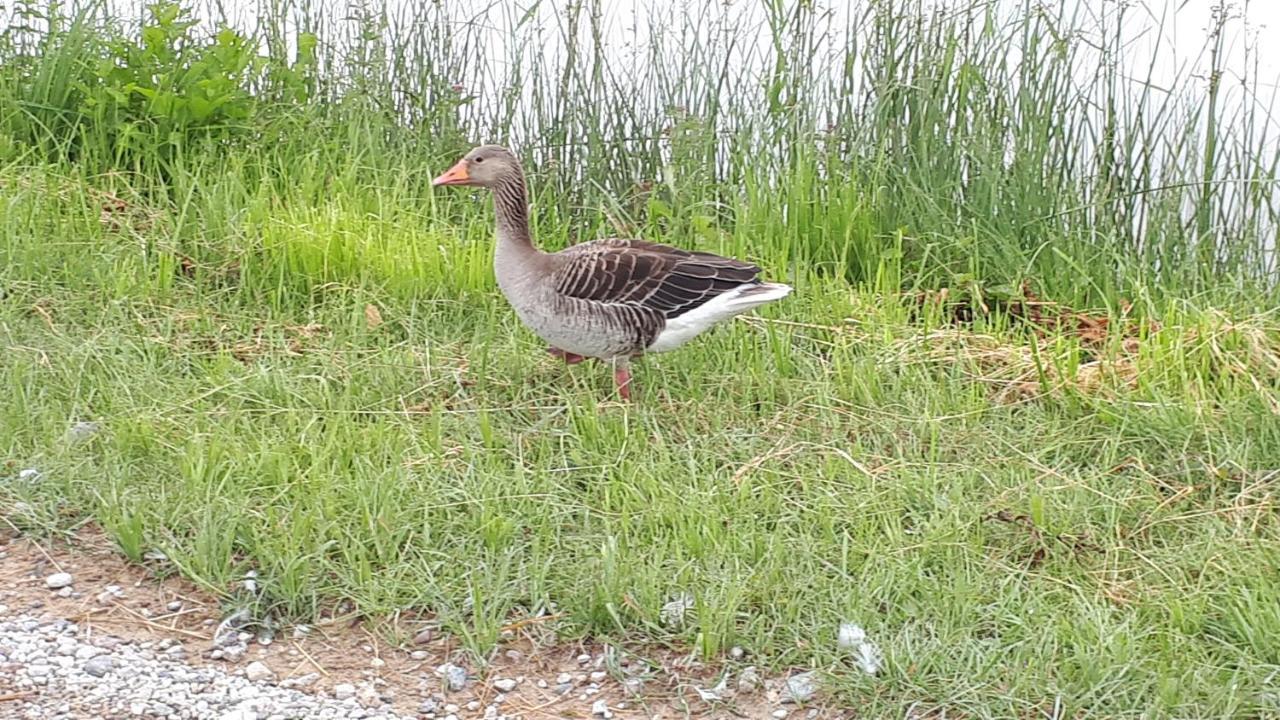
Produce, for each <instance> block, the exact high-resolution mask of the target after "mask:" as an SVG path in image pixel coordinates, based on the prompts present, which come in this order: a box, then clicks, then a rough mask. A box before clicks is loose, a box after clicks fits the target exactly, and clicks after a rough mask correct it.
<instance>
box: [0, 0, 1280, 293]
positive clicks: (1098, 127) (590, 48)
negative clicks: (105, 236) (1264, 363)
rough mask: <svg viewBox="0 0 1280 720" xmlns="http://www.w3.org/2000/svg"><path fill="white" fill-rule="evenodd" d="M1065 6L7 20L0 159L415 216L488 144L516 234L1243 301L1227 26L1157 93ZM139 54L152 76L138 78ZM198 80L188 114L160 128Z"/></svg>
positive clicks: (1266, 172) (1256, 265)
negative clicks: (405, 182) (528, 220)
mask: <svg viewBox="0 0 1280 720" xmlns="http://www.w3.org/2000/svg"><path fill="white" fill-rule="evenodd" d="M1084 5H1085V4H1080V3H1072V2H1066V1H1065V0H1063V1H1062V2H1060V3H1059V4H1057V5H1046V4H1044V3H1033V2H1023V3H1018V2H1012V3H1010V2H1002V3H989V2H975V3H972V4H969V5H966V6H963V7H959V8H956V7H950V6H947V7H942V6H939V7H935V6H934V5H933V4H932V3H929V2H926V1H925V0H876V1H874V2H867V3H862V4H859V5H858V6H857V7H855V8H853V9H852V10H841V8H842V7H843V6H842V4H841V3H819V2H784V1H783V0H768V1H767V2H762V3H759V4H757V5H749V6H746V7H742V6H740V4H732V5H724V4H720V3H705V4H694V5H693V6H684V7H679V6H676V5H674V4H671V5H667V6H661V5H658V4H655V5H652V6H650V7H648V8H647V9H645V10H643V11H641V13H640V14H638V16H637V17H634V18H619V17H616V13H615V14H609V13H608V12H606V7H605V4H604V3H603V2H601V0H576V1H571V2H563V3H551V2H541V3H534V4H532V6H530V7H529V8H527V9H525V8H523V7H520V8H518V7H517V6H515V5H511V4H502V3H494V4H475V5H471V6H468V5H467V4H466V3H457V4H455V3H405V4H398V5H391V4H379V3H373V2H358V3H352V4H350V6H349V7H348V11H346V12H342V13H338V12H326V11H324V10H323V9H322V8H323V6H322V5H321V4H317V3H313V2H311V0H297V1H295V2H284V1H280V0H273V1H272V2H264V3H262V4H260V5H259V6H256V7H255V10H254V12H253V13H251V14H250V16H249V17H248V18H247V19H246V18H235V17H228V16H227V15H226V14H225V13H226V12H227V11H226V6H225V4H223V3H213V4H211V5H210V6H209V7H205V8H194V7H184V8H182V10H183V12H182V13H181V14H180V16H178V17H176V18H175V14H177V13H178V11H179V8H178V6H176V5H175V6H163V7H164V8H165V9H163V10H160V11H154V12H151V14H148V13H147V12H144V11H142V9H141V8H132V9H131V11H130V12H129V13H128V15H130V16H133V15H138V16H141V17H142V20H141V22H140V23H134V24H132V25H128V26H126V24H125V23H123V22H121V21H120V20H119V18H118V17H113V16H112V12H111V9H110V8H109V7H108V6H107V5H104V4H102V3H96V2H90V3H71V4H68V5H60V4H55V5H53V6H52V7H51V8H50V9H48V10H47V11H46V10H37V9H36V6H35V5H34V4H20V5H19V6H18V11H17V13H16V16H15V17H17V18H18V19H19V20H21V22H17V23H14V24H13V25H11V28H10V30H9V31H8V32H7V33H6V35H5V42H4V45H3V52H4V56H3V67H4V72H3V81H2V83H0V97H2V98H3V99H4V103H3V107H4V108H5V110H4V111H3V117H0V127H3V128H4V132H5V148H6V149H7V153H6V155H7V157H8V158H9V159H10V160H11V161H12V160H15V159H16V160H19V161H28V160H31V159H35V158H40V159H57V160H61V161H70V162H74V163H75V164H76V165H77V166H78V167H81V168H83V169H84V170H85V171H86V172H90V173H97V172H103V171H108V170H139V171H142V174H143V175H146V176H148V177H157V176H160V177H163V178H165V179H166V181H168V180H169V179H170V178H171V175H172V174H173V172H178V171H174V170H172V168H171V166H173V165H174V164H175V163H176V164H178V165H181V166H183V167H184V168H187V170H186V172H193V171H192V170H190V169H191V168H201V169H203V168H208V167H210V166H219V167H222V166H226V165H227V164H228V163H231V164H235V166H236V167H237V168H239V169H240V170H242V171H245V172H249V171H251V172H252V177H251V178H250V179H249V183H248V184H249V185H250V186H252V185H253V184H254V183H257V182H259V181H260V180H262V179H263V178H265V179H269V180H272V181H274V182H275V183H276V184H277V185H278V186H280V188H282V189H289V190H295V189H297V188H298V186H300V187H301V189H303V190H310V191H311V192H313V193H317V192H321V190H320V187H321V185H322V184H323V183H321V181H320V180H319V179H318V178H321V177H324V178H329V177H333V176H335V175H336V176H347V177H352V178H355V179H358V182H357V183H356V185H358V186H359V187H362V188H370V187H377V186H379V185H380V184H382V183H383V182H384V180H383V178H385V177H388V176H393V177H405V176H406V175H407V176H411V177H412V178H413V179H414V182H413V183H411V184H410V186H408V187H407V188H405V189H406V190H407V191H408V192H410V194H411V195H414V196H421V195H422V194H425V193H426V187H425V181H426V179H427V178H428V177H429V176H430V175H431V171H432V170H435V169H437V168H439V167H440V165H441V164H442V163H444V162H446V161H447V160H448V159H449V158H450V157H451V156H452V155H454V154H455V153H457V152H459V151H460V150H462V149H464V148H465V147H466V146H467V145H468V144H469V143H472V142H477V141H481V140H497V141H502V142H509V143H512V144H514V145H515V146H516V147H517V148H518V149H519V150H520V151H521V153H522V154H523V155H525V156H526V158H527V160H528V164H529V166H530V167H531V168H532V169H533V170H534V171H535V173H536V174H537V176H538V177H537V183H536V185H537V187H538V188H539V194H538V197H537V202H538V203H539V205H540V206H541V207H543V208H546V209H547V212H550V213H553V217H555V218H556V220H557V221H560V220H562V219H564V218H569V219H572V220H574V221H575V222H578V223H582V224H585V225H586V226H587V227H589V228H591V229H595V228H599V227H603V226H613V227H617V226H624V227H633V226H643V227H645V228H647V230H648V231H650V232H655V233H664V234H667V235H669V236H675V237H673V238H672V239H673V240H690V239H696V236H697V235H698V234H699V233H700V232H701V233H702V234H704V235H705V234H706V232H705V231H706V229H707V228H709V227H715V228H726V227H728V226H731V225H733V224H734V223H751V224H756V223H759V224H760V229H759V235H760V237H759V241H760V242H759V245H758V247H757V248H756V249H757V250H758V251H760V252H762V253H766V254H770V255H771V256H772V259H775V260H776V261H778V262H786V263H804V264H808V265H817V266H821V267H824V268H828V269H830V270H831V271H833V272H841V273H844V274H846V275H847V276H848V277H849V278H850V279H852V280H855V281H859V280H868V279H870V278H871V277H872V276H873V275H874V274H875V273H876V272H878V268H880V267H881V265H882V264H883V261H884V260H885V259H886V258H887V259H889V260H890V261H891V262H893V263H894V264H896V265H898V266H899V271H898V272H896V273H895V275H896V276H898V277H901V278H902V282H903V283H905V284H908V285H934V286H936V285H946V284H957V283H964V282H981V283H983V284H985V285H988V286H992V285H1000V284H1005V283H1012V282H1017V281H1020V280H1022V279H1026V278H1029V279H1031V280H1032V281H1033V282H1034V283H1038V285H1039V289H1040V290H1041V291H1042V292H1045V293H1046V294H1049V295H1051V296H1053V297H1055V298H1057V299H1060V300H1063V301H1068V302H1090V303H1094V304H1099V303H1106V304H1111V303H1114V302H1116V301H1117V300H1118V299H1119V298H1121V297H1122V296H1134V295H1138V296H1142V295H1146V294H1151V293H1155V294H1164V293H1173V294H1177V295H1187V294H1193V293H1202V292H1211V293H1214V294H1215V295H1218V296H1221V297H1224V298H1225V297H1233V296H1234V297H1238V296H1240V295H1241V294H1242V293H1244V294H1247V295H1251V296H1253V297H1255V298H1256V296H1257V293H1267V294H1268V296H1270V295H1271V293H1272V292H1273V290H1274V288H1275V285H1276V282H1275V281H1276V270H1277V269H1276V263H1275V258H1274V254H1273V252H1272V251H1273V249H1274V246H1275V241H1276V232H1277V228H1278V227H1280V222H1277V220H1280V203H1277V202H1276V200H1275V198H1276V194H1275V192H1274V190H1275V188H1274V181H1275V170H1276V167H1277V163H1278V162H1280V154H1277V151H1276V147H1277V146H1276V143H1275V142H1273V141H1272V138H1270V137H1268V134H1267V130H1266V127H1267V121H1268V120H1269V119H1270V116H1268V115H1266V113H1265V109H1259V108H1258V107H1257V106H1256V105H1255V104H1253V103H1250V102H1245V103H1234V104H1233V106H1232V107H1237V108H1239V109H1238V110H1233V111H1232V113H1233V114H1232V115H1231V116H1226V115H1225V114H1224V113H1225V112H1226V111H1225V110H1224V107H1226V106H1225V105H1224V102H1223V94H1224V86H1223V81H1224V79H1225V78H1226V77H1227V76H1226V75H1225V73H1226V72H1227V71H1228V70H1229V68H1226V67H1223V66H1222V63H1223V60H1222V54H1221V52H1220V50H1221V45H1222V42H1223V37H1224V34H1225V33H1226V32H1228V31H1235V28H1233V26H1232V23H1233V22H1235V21H1234V20H1233V19H1232V16H1231V15H1230V13H1229V12H1228V11H1227V9H1225V8H1224V9H1221V10H1220V11H1219V12H1217V13H1216V14H1215V20H1214V23H1215V24H1214V26H1213V27H1212V28H1210V33H1209V37H1208V38H1206V42H1207V43H1208V46H1209V47H1210V48H1211V50H1212V53H1211V61H1210V65H1209V67H1208V73H1209V77H1208V78H1207V80H1201V79H1199V78H1197V77H1195V76H1191V75H1184V76H1182V77H1180V78H1179V87H1175V88H1164V89H1160V88H1158V87H1157V86H1156V84H1155V82H1154V75H1155V72H1156V70H1155V68H1154V67H1151V66H1148V67H1129V64H1130V61H1129V60H1126V57H1125V54H1124V52H1123V43H1124V42H1125V40H1126V38H1127V37H1128V36H1127V35H1126V31H1125V29H1124V28H1125V27H1126V21H1127V20H1128V18H1127V17H1126V13H1133V12H1135V10H1134V9H1133V8H1131V7H1130V5H1129V4H1128V3H1117V4H1115V5H1114V6H1113V7H1109V9H1108V10H1107V11H1106V12H1105V13H1103V14H1102V15H1100V16H1092V15H1090V16H1085V15H1084V14H1083V13H1082V12H1081V10H1080V8H1082V7H1084ZM117 10H118V9H117ZM187 11H191V12H190V14H188V13H187ZM196 11H199V12H196ZM197 15H201V16H204V17H206V18H208V20H207V21H206V22H204V23H202V24H197V25H194V26H190V27H189V26H188V25H187V22H185V19H186V18H188V17H196V16H197ZM236 22H239V24H240V25H239V27H238V28H237V33H236V34H234V35H232V34H228V33H225V32H224V33H222V34H221V35H217V34H216V32H217V30H218V28H219V27H222V26H223V25H224V24H232V25H234V23H236ZM622 23H630V24H631V26H632V29H630V30H626V29H624V30H621V31H619V30H618V28H619V27H620V24H622ZM157 28H159V29H157ZM140 33H142V34H143V35H144V42H142V43H140V44H139V45H138V49H135V50H132V51H130V50H122V49H121V48H122V45H123V44H127V40H126V39H127V38H137V37H138V36H139V34H140ZM157 37H159V38H161V40H160V42H161V44H162V45H164V46H165V47H166V48H168V50H166V51H165V52H159V53H149V51H148V50H147V43H148V42H155V41H156V38H157ZM145 38H150V39H145ZM206 38H211V39H206ZM758 40H761V41H763V42H757V41H758ZM202 43H210V46H209V47H211V48H212V50H211V51H208V52H206V51H203V50H201V49H200V46H201V44H202ZM162 49H165V48H162ZM236 53H241V55H242V56H241V55H237V54H236ZM228 55H231V56H232V57H228ZM131 62H132V63H134V64H142V65H144V66H145V67H144V68H143V70H144V72H143V73H142V74H143V75H146V76H147V77H148V78H151V77H156V78H159V80H157V81H156V82H157V89H158V90H159V91H160V95H161V98H160V99H157V98H156V97H154V96H144V95H142V94H141V92H142V91H138V90H136V89H132V90H131V89H128V87H127V82H136V81H138V80H139V77H140V75H139V74H138V73H135V74H134V75H132V76H127V77H124V78H113V77H112V74H113V73H114V74H116V75H119V74H120V73H122V72H126V71H125V70H121V69H120V66H121V64H122V63H123V64H124V65H125V66H126V67H127V66H128V64H129V63H131ZM147 63H150V65H147ZM211 67H212V68H213V69H212V71H211V70H210V68H211ZM108 68H110V70H109V71H107V69H108ZM1248 70H1249V69H1248V68H1244V69H1243V73H1244V74H1243V76H1241V78H1240V81H1241V86H1242V90H1243V92H1244V93H1246V94H1248V93H1249V92H1250V89H1251V88H1252V89H1256V88H1257V83H1258V82H1259V78H1258V77H1256V75H1251V74H1249V72H1248ZM1144 76H1145V77H1146V78H1147V81H1145V82H1144V80H1143V78H1144ZM126 81H127V82H126ZM113 83H114V86H113ZM211 83H213V84H216V85H217V86H218V87H219V88H220V90H219V92H222V93H223V96H219V97H215V98H213V100H212V101H213V102H216V103H220V104H219V105H218V110H217V111H215V112H214V113H213V115H212V116H210V117H205V118H201V119H199V120H194V121H193V120H191V119H190V118H185V119H184V116H182V115H181V113H180V112H178V111H176V110H174V109H173V107H172V105H173V104H174V103H172V102H170V103H168V104H162V103H161V100H162V99H164V96H165V93H166V92H167V93H169V94H170V95H171V99H176V100H177V101H179V102H181V101H182V100H183V99H185V98H190V97H191V96H193V95H195V94H198V93H200V92H206V91H207V88H208V86H209V85H210V84H211ZM143 84H145V83H143ZM121 93H123V94H124V95H129V96H130V97H128V98H126V99H125V101H123V102H115V103H114V104H113V103H111V102H108V100H110V99H111V97H112V95H113V94H115V95H118V94H121ZM107 106H109V107H110V109H111V110H112V111H113V112H111V113H107V112H106V111H105V110H104V107H107ZM158 167H163V168H164V170H165V171H164V172H159V170H154V171H153V170H151V169H152V168H158ZM194 172H196V174H197V175H199V174H200V173H201V172H203V170H199V171H194ZM388 174H389V175H388ZM299 175H301V177H299ZM197 182H199V180H197ZM196 196H197V197H198V196H199V193H198V192H197V193H196ZM192 211H193V212H197V213H199V212H201V207H200V206H199V203H198V202H197V203H196V205H195V206H193V207H192Z"/></svg>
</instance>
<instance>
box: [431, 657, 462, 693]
mask: <svg viewBox="0 0 1280 720" xmlns="http://www.w3.org/2000/svg"><path fill="white" fill-rule="evenodd" d="M436 671H437V672H439V673H440V675H441V676H442V677H443V678H444V679H445V684H446V686H447V687H448V688H449V689H450V690H453V691H454V692H457V691H458V690H461V689H463V688H465V687H466V686H467V671H466V670H465V669H463V668H461V667H458V666H457V665H454V664H453V663H445V664H444V665H441V666H440V667H438V668H436Z"/></svg>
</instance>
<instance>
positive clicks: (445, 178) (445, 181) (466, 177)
mask: <svg viewBox="0 0 1280 720" xmlns="http://www.w3.org/2000/svg"><path fill="white" fill-rule="evenodd" d="M470 182H471V174H470V173H469V172H467V161H466V159H462V160H459V161H458V163H457V164H456V165H454V166H453V167H451V168H449V169H448V170H445V171H444V174H443V175H441V176H440V177H438V178H436V179H435V180H432V181H431V184H432V185H466V184H468V183H470Z"/></svg>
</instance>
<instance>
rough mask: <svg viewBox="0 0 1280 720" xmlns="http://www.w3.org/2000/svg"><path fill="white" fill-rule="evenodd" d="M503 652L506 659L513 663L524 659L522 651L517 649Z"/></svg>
mask: <svg viewBox="0 0 1280 720" xmlns="http://www.w3.org/2000/svg"><path fill="white" fill-rule="evenodd" d="M504 654H505V655H506V656H507V659H508V660H510V661H511V662H513V663H518V662H521V661H523V660H524V653H522V652H520V651H519V650H508V651H507V652H506V653H504Z"/></svg>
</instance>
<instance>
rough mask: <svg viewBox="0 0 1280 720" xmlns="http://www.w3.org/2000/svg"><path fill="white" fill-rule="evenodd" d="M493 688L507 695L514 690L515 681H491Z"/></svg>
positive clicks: (500, 679) (509, 679)
mask: <svg viewBox="0 0 1280 720" xmlns="http://www.w3.org/2000/svg"><path fill="white" fill-rule="evenodd" d="M493 687H494V688H496V689H497V690H499V691H500V692H504V693H509V692H511V691H512V690H515V689H516V681H515V680H512V679H511V678H498V679H497V680H494V681H493Z"/></svg>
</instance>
